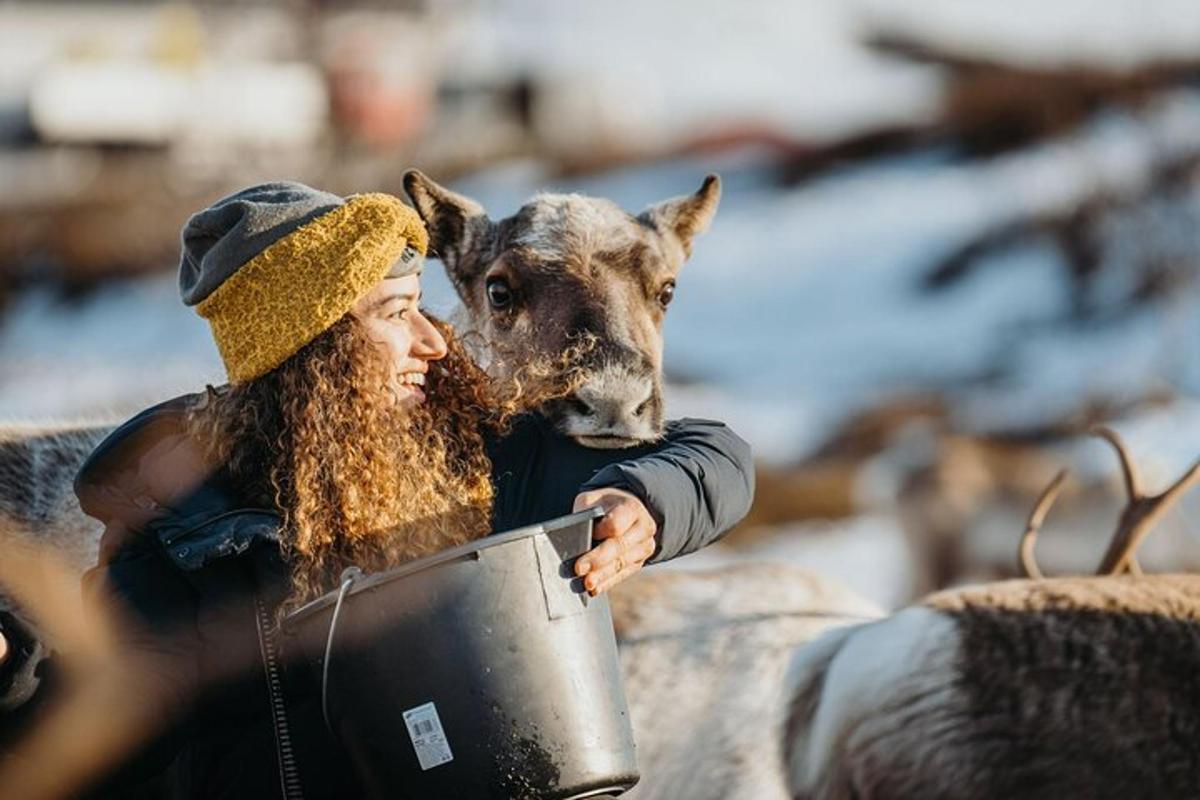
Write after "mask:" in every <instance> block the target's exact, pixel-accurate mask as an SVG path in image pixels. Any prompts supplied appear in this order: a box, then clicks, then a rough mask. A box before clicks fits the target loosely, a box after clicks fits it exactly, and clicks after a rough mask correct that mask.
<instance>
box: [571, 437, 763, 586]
mask: <svg viewBox="0 0 1200 800" xmlns="http://www.w3.org/2000/svg"><path fill="white" fill-rule="evenodd" d="M615 452H618V453H619V452H620V451H615ZM601 487H612V488H617V489H624V490H626V491H628V492H630V493H632V494H634V495H636V496H637V497H638V498H639V499H641V500H642V502H643V503H645V504H646V508H647V509H648V510H649V511H650V514H651V515H652V516H653V517H654V520H655V522H657V523H658V532H657V534H656V536H655V539H656V543H657V547H656V549H655V552H654V554H653V555H652V556H651V558H650V563H657V562H660V561H668V560H670V559H672V558H677V557H678V556H681V555H685V554H687V553H693V552H695V551H696V550H699V549H700V548H702V547H707V546H708V545H710V544H712V543H713V542H715V541H716V540H717V539H719V538H721V536H722V535H723V534H724V533H725V532H726V531H728V530H729V529H730V528H732V527H733V526H734V525H736V524H737V523H738V522H740V521H741V520H742V518H743V517H745V516H746V513H747V512H748V511H749V510H750V504H751V503H752V502H753V501H754V460H753V458H752V456H751V452H750V445H748V444H747V443H746V442H745V440H743V439H742V438H741V437H740V436H738V435H737V434H736V433H734V432H733V431H732V430H730V429H729V427H728V426H727V425H724V424H722V423H720V422H712V421H709V420H700V419H682V420H675V421H671V422H668V423H667V426H666V431H665V434H664V437H663V439H662V441H661V442H660V443H659V446H658V447H657V448H655V449H654V450H653V451H651V452H648V453H646V454H644V455H640V456H638V457H637V458H632V459H627V460H622V461H616V462H614V463H612V464H609V465H608V466H606V467H604V468H602V469H600V470H599V471H597V472H596V474H595V475H593V476H592V477H591V478H590V479H589V480H588V481H586V482H585V483H584V484H583V485H582V486H581V487H580V491H581V492H586V491H590V490H595V489H599V488H601Z"/></svg>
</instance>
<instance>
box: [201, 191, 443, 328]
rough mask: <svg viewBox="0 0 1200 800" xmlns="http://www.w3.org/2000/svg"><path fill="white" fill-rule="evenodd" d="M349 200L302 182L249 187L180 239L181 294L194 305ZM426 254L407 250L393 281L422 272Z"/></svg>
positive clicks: (207, 214)
mask: <svg viewBox="0 0 1200 800" xmlns="http://www.w3.org/2000/svg"><path fill="white" fill-rule="evenodd" d="M345 204H346V198H344V197H338V196H337V195H336V194H331V193H329V192H323V191H321V190H320V189H314V188H312V187H311V186H306V185H304V184H303V183H298V182H296V181H277V182H274V183H260V184H258V185H256V186H249V187H247V188H245V189H242V190H240V191H237V192H234V193H233V194H231V195H228V196H226V197H222V198H221V199H220V200H218V201H217V202H215V203H213V204H212V205H211V206H209V207H208V208H206V209H204V210H203V211H198V212H196V213H195V214H193V215H192V216H191V217H190V218H189V219H188V221H187V223H186V224H185V225H184V226H183V231H182V233H181V234H180V239H181V250H182V256H181V257H180V260H179V294H180V296H181V297H182V298H183V304H184V305H186V306H194V305H196V304H198V303H200V302H201V301H203V300H204V298H206V297H208V296H209V295H210V294H212V292H213V290H214V289H216V288H217V287H218V286H220V285H221V284H222V283H224V282H225V279H226V278H228V277H229V276H230V275H232V274H233V273H234V272H236V271H237V269H238V268H239V267H241V266H242V265H243V264H245V263H246V262H247V261H249V260H250V259H252V258H254V257H255V256H256V255H258V254H259V253H261V252H262V251H263V250H265V249H267V247H269V246H270V245H272V244H274V243H275V242H277V241H279V240H280V239H282V238H283V237H284V236H287V235H288V234H289V233H291V232H292V231H294V230H296V229H297V228H299V227H300V226H302V225H304V224H306V223H308V222H311V221H312V220H314V219H316V218H317V217H320V216H324V215H325V214H327V213H329V212H330V211H333V210H334V209H335V208H339V207H340V206H344V205H345ZM422 256H423V253H421V252H419V251H418V250H417V249H416V248H415V247H413V246H409V247H406V248H405V250H404V252H403V253H402V254H401V255H400V259H399V260H398V261H397V263H396V265H395V266H394V267H393V268H392V270H391V271H390V272H388V277H390V278H400V277H403V276H405V275H411V274H412V273H414V272H418V271H419V270H420V269H421V266H422V262H423V258H422Z"/></svg>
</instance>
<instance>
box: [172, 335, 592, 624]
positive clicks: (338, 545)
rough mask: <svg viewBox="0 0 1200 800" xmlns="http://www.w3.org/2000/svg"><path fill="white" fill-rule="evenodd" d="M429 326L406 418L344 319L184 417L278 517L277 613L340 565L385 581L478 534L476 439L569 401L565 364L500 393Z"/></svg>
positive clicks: (371, 353)
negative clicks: (283, 565) (283, 567)
mask: <svg viewBox="0 0 1200 800" xmlns="http://www.w3.org/2000/svg"><path fill="white" fill-rule="evenodd" d="M432 321H433V323H434V324H435V326H436V327H437V328H438V330H439V331H440V332H441V333H442V335H443V336H444V337H445V338H446V342H447V348H448V354H447V356H446V357H445V358H444V359H442V360H440V361H434V362H431V363H430V369H429V373H428V375H427V379H426V386H425V392H426V401H425V402H424V403H423V404H421V405H420V406H417V407H416V408H412V409H402V408H400V407H398V406H397V405H396V404H395V402H394V400H393V399H392V395H391V393H390V392H389V391H388V390H387V386H388V380H389V376H390V365H389V363H388V361H387V360H386V358H385V357H384V356H382V355H381V353H380V351H379V349H378V347H377V346H376V345H375V344H374V343H373V342H372V341H371V339H370V338H369V337H368V336H367V334H366V332H365V331H364V329H363V327H362V326H361V325H360V324H359V323H358V322H357V321H356V320H355V319H354V318H353V317H352V316H350V315H346V316H345V317H343V318H342V319H341V320H339V321H338V322H336V323H335V324H334V325H333V326H332V327H330V328H329V329H328V330H326V331H325V332H324V333H322V334H321V335H320V336H318V337H317V338H316V339H314V340H313V341H312V342H310V343H309V344H307V345H306V346H304V347H303V348H301V349H300V350H299V351H298V352H296V353H295V354H294V355H293V356H291V357H290V358H289V359H288V360H287V361H285V362H284V363H283V364H281V365H280V366H279V367H277V368H275V369H274V370H272V371H271V372H269V373H267V374H266V375H263V376H261V377H259V378H256V379H254V380H252V381H248V382H246V383H241V384H233V385H232V386H230V387H228V388H226V389H223V390H220V391H217V390H213V391H210V393H209V402H207V403H206V404H204V407H203V408H201V409H198V410H196V411H194V412H193V413H192V415H191V417H190V425H191V428H192V431H193V433H194V435H196V436H197V438H198V439H199V440H200V441H201V442H202V443H204V446H205V447H206V448H207V450H208V452H209V457H210V458H211V459H212V460H213V461H214V463H219V464H222V465H223V466H224V468H225V469H226V470H228V472H229V474H230V477H231V478H232V479H233V480H234V481H235V483H236V485H238V486H239V487H241V488H242V489H243V491H244V492H245V493H246V494H247V496H248V498H249V499H252V500H257V501H260V502H264V503H267V504H270V505H271V506H273V507H274V508H276V509H277V510H278V511H279V513H280V516H281V519H282V531H283V536H282V550H283V555H284V557H285V558H286V559H287V560H288V562H289V564H290V567H291V572H292V580H293V587H292V593H291V596H290V598H289V600H288V602H287V605H288V606H293V605H295V604H298V603H302V602H305V601H306V600H308V599H311V598H313V597H315V596H318V595H320V594H322V593H323V592H325V591H328V590H329V589H330V588H331V587H332V586H333V585H334V584H335V583H336V580H337V577H338V575H339V574H340V572H341V570H342V569H344V568H345V567H347V566H349V565H355V566H358V567H361V568H362V569H364V570H367V571H373V570H379V569H384V568H387V567H390V566H395V565H397V564H400V563H403V562H405V561H408V560H410V559H414V558H419V557H421V556H424V555H428V554H430V553H434V552H437V551H439V550H442V549H445V548H447V547H452V546H454V545H458V544H462V543H464V542H467V541H470V540H472V539H475V538H478V537H481V536H484V535H486V534H487V533H488V532H489V531H490V528H491V509H492V501H493V487H492V484H491V462H490V460H489V459H488V456H487V452H486V449H485V441H486V440H485V436H486V434H487V433H488V432H494V433H501V432H502V431H503V430H504V428H505V427H506V426H507V425H508V424H509V422H510V421H511V420H512V418H513V417H514V416H516V415H517V414H520V413H522V412H523V411H526V410H529V409H530V408H533V407H536V406H538V405H540V404H541V403H543V402H545V401H546V400H548V399H552V398H554V397H561V396H564V395H566V394H569V393H570V392H571V391H573V390H574V387H575V385H576V383H577V380H578V375H577V371H576V370H573V369H571V368H570V364H571V363H575V362H577V361H578V359H577V358H576V357H575V356H576V355H577V354H570V355H568V356H565V357H564V358H563V359H562V361H561V362H556V363H555V364H547V363H543V364H538V365H534V364H530V365H527V367H526V368H525V369H523V370H521V371H520V373H519V375H518V376H517V377H516V378H514V379H511V380H509V381H506V382H505V383H504V384H503V385H499V384H496V383H494V382H493V381H491V380H490V379H489V378H488V377H487V375H486V374H485V373H484V372H483V371H482V370H481V369H480V368H479V367H478V366H477V365H476V364H475V363H474V362H473V361H472V360H471V359H470V357H469V356H468V355H467V353H466V351H465V349H464V347H463V346H462V343H461V342H460V341H459V340H458V339H457V338H456V337H455V336H454V334H453V331H452V330H451V328H450V327H449V326H448V325H446V324H445V323H443V322H441V321H439V320H436V319H432Z"/></svg>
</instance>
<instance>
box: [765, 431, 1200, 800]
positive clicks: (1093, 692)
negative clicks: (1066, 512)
mask: <svg viewBox="0 0 1200 800" xmlns="http://www.w3.org/2000/svg"><path fill="white" fill-rule="evenodd" d="M1099 433H1100V435H1101V436H1103V437H1104V438H1105V439H1106V440H1107V441H1108V442H1110V443H1111V444H1112V445H1113V447H1114V448H1115V450H1116V451H1117V454H1118V456H1119V458H1120V461H1121V467H1122V472H1123V475H1124V478H1125V488H1126V491H1127V493H1128V496H1129V502H1128V505H1127V507H1126V510H1125V512H1124V513H1123V514H1122V516H1121V519H1120V522H1119V524H1118V526H1117V529H1116V533H1115V534H1114V536H1113V538H1112V540H1111V543H1110V544H1109V547H1108V550H1107V552H1106V554H1105V556H1104V558H1103V560H1102V562H1101V565H1100V570H1099V575H1098V576H1093V577H1060V578H1045V577H1043V576H1041V571H1040V570H1039V569H1038V567H1037V563H1036V559H1035V558H1034V555H1033V549H1034V544H1035V540H1036V536H1037V532H1038V530H1039V529H1040V527H1041V524H1042V521H1043V520H1044V518H1045V516H1046V514H1047V512H1048V510H1049V508H1050V505H1051V504H1052V503H1053V502H1054V499H1055V498H1056V497H1057V495H1058V493H1059V491H1060V489H1061V488H1062V484H1063V481H1064V479H1065V477H1066V475H1065V473H1060V474H1059V475H1058V477H1056V479H1055V480H1054V481H1053V482H1052V483H1051V484H1050V486H1048V487H1047V489H1046V490H1045V491H1044V492H1043V494H1042V496H1041V497H1040V498H1039V501H1038V502H1037V504H1036V505H1035V507H1034V509H1033V512H1032V513H1031V514H1030V517H1029V521H1028V524H1027V526H1026V531H1025V534H1024V536H1023V537H1022V543H1021V549H1020V553H1021V558H1020V561H1021V563H1022V565H1023V566H1024V568H1025V571H1026V574H1027V575H1028V576H1029V578H1028V579H1025V580H1013V581H1003V582H999V583H994V584H984V585H980V586H977V587H972V588H966V589H960V590H952V591H946V592H941V593H937V594H934V595H931V596H930V597H928V598H926V599H925V600H924V601H922V602H921V603H919V604H917V605H915V606H912V607H910V608H907V609H905V610H903V611H900V612H899V613H896V614H894V615H892V616H890V617H888V618H887V619H885V620H882V621H879V622H875V623H870V624H865V625H859V626H851V627H844V628H841V629H839V630H837V631H834V632H831V633H828V634H826V635H825V636H823V637H821V638H819V639H817V640H816V641H814V642H812V643H811V644H809V645H808V646H806V647H803V648H801V649H800V650H799V651H798V652H797V653H796V656H795V659H794V661H793V663H792V664H791V666H790V668H789V673H788V677H787V681H786V685H785V697H786V701H785V702H786V707H787V711H786V717H787V719H786V723H785V725H784V727H783V738H782V757H783V760H784V764H785V768H786V771H787V777H788V786H789V792H790V796H791V797H793V798H797V800H798V799H799V798H806V799H808V798H813V799H815V798H821V799H822V800H832V799H833V798H860V799H861V800H866V799H867V798H910V797H920V798H959V797H970V798H982V799H986V798H993V797H994V798H1010V797H1021V798H1043V797H1044V798H1051V797H1064V796H1069V797H1088V798H1128V797H1191V796H1195V794H1196V792H1197V790H1198V788H1200V748H1197V746H1196V741H1197V736H1198V735H1200V680H1198V679H1197V677H1196V675H1197V664H1200V576H1194V575H1163V576H1154V577H1150V576H1144V575H1141V574H1140V569H1138V567H1137V566H1136V563H1137V562H1136V559H1135V550H1136V548H1137V546H1138V544H1139V543H1140V542H1141V541H1142V539H1143V538H1144V537H1145V535H1146V534H1147V532H1148V531H1149V530H1150V528H1151V526H1152V525H1153V524H1154V522H1155V521H1157V520H1158V519H1159V518H1160V517H1161V515H1162V514H1163V513H1164V512H1165V511H1166V509H1167V508H1168V507H1169V506H1170V504H1171V503H1172V502H1174V501H1175V500H1176V499H1178V497H1179V496H1180V495H1181V494H1183V493H1184V492H1185V491H1186V490H1187V489H1188V488H1190V487H1191V486H1192V485H1193V484H1194V483H1195V482H1196V480H1197V478H1200V462H1197V464H1196V465H1194V466H1193V467H1192V468H1191V469H1190V470H1189V471H1188V472H1187V474H1185V475H1184V476H1183V477H1182V478H1180V479H1179V480H1178V481H1177V482H1176V483H1175V484H1174V485H1173V486H1171V488H1169V489H1168V490H1167V491H1165V492H1163V493H1162V494H1159V495H1153V496H1150V495H1147V494H1146V493H1145V492H1144V490H1143V488H1142V483H1141V479H1140V477H1139V475H1138V471H1137V469H1136V466H1135V464H1134V462H1133V460H1132V458H1131V457H1130V455H1129V452H1128V450H1127V448H1126V447H1125V445H1124V443H1123V442H1122V441H1121V439H1120V438H1119V437H1118V436H1117V435H1116V434H1115V433H1114V432H1112V431H1111V430H1102V431H1100V432H1099ZM1126 572H1132V573H1133V574H1125V573H1126Z"/></svg>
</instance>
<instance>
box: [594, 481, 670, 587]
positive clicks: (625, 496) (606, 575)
mask: <svg viewBox="0 0 1200 800" xmlns="http://www.w3.org/2000/svg"><path fill="white" fill-rule="evenodd" d="M591 506H600V507H601V508H603V509H604V517H603V518H602V519H600V520H599V521H598V522H597V523H596V527H595V528H594V529H593V531H592V537H593V538H594V539H597V540H602V541H600V544H598V545H596V546H595V547H594V548H592V549H591V550H589V551H588V552H586V553H584V554H583V555H581V556H580V557H579V558H578V559H576V561H575V574H576V575H578V576H579V577H581V578H583V585H584V587H585V588H586V589H587V590H588V594H591V595H593V596H595V595H598V594H600V593H601V592H606V591H608V590H609V589H611V588H612V587H614V586H616V585H617V584H618V583H620V582H621V581H623V580H625V579H626V578H628V577H630V576H631V575H634V574H635V573H637V571H638V570H640V569H641V568H642V565H643V564H645V563H646V559H648V558H650V556H652V555H654V548H655V547H656V543H655V541H654V534H655V533H657V528H658V525H657V524H655V522H654V518H653V517H651V516H650V511H649V509H647V508H646V505H645V504H644V503H643V502H642V501H641V500H640V499H638V497H637V496H636V495H634V494H630V493H629V492H626V491H625V490H623V489H593V490H592V491H590V492H583V493H582V494H580V495H578V496H577V497H576V498H575V508H574V510H575V511H582V510H583V509H585V508H589V507H591Z"/></svg>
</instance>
